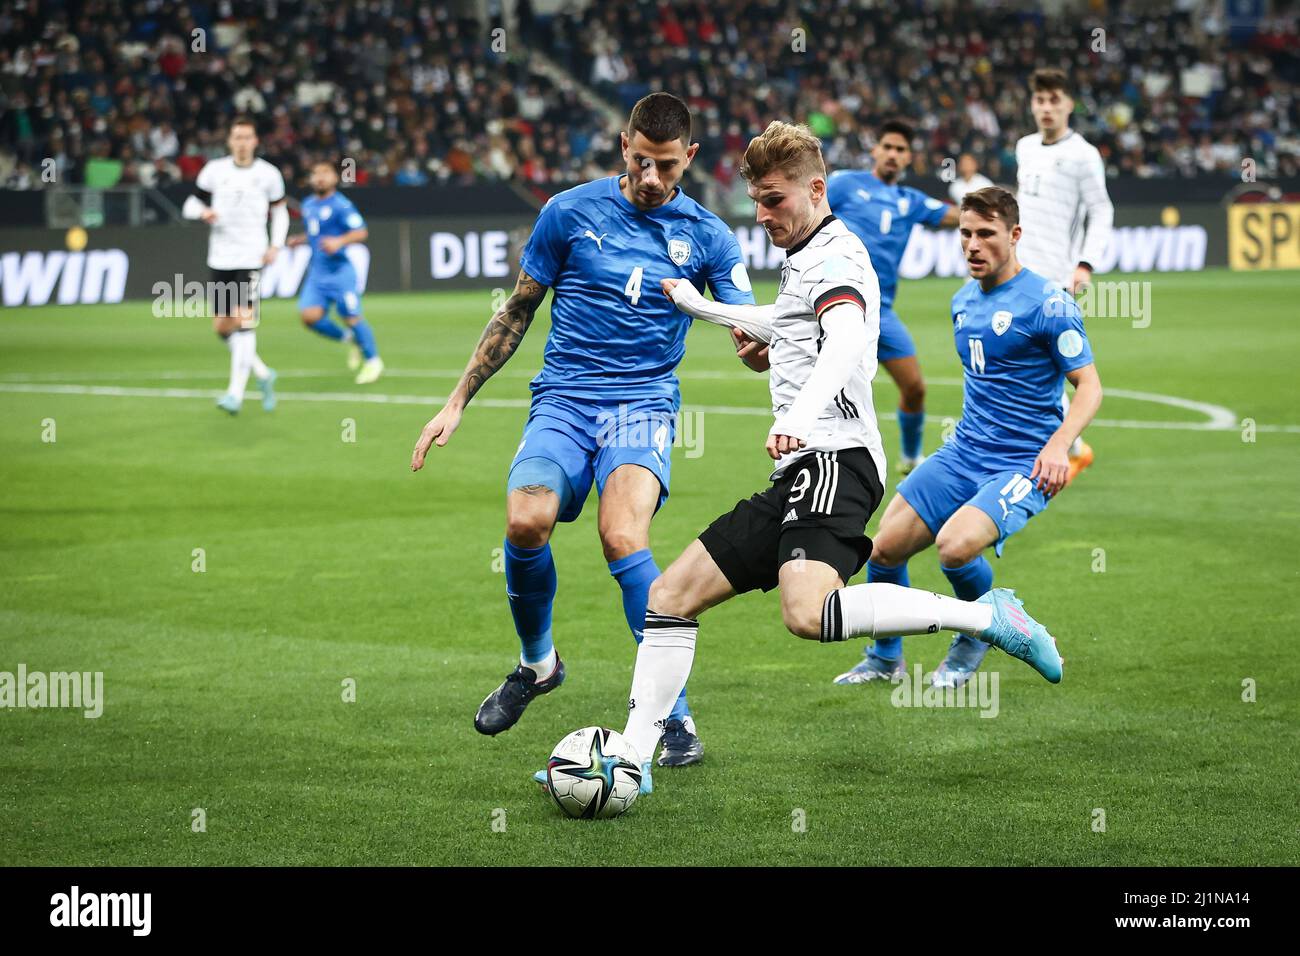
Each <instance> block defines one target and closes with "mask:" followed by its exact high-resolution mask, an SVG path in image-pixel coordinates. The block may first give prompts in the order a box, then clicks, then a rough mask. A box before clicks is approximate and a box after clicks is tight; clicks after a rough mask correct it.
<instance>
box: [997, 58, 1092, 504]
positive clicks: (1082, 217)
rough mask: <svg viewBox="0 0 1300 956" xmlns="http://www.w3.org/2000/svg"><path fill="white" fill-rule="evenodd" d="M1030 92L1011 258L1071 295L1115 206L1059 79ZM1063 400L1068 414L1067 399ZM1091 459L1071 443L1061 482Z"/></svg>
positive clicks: (1019, 146)
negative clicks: (1029, 129)
mask: <svg viewBox="0 0 1300 956" xmlns="http://www.w3.org/2000/svg"><path fill="white" fill-rule="evenodd" d="M1029 91H1030V95H1031V99H1030V108H1031V109H1032V110H1033V113H1034V124H1035V125H1036V126H1037V127H1038V132H1036V133H1031V134H1030V135H1028V136H1025V137H1022V138H1021V139H1020V141H1019V142H1017V143H1016V178H1017V180H1018V183H1019V185H1018V188H1017V197H1016V198H1017V199H1018V201H1019V203H1020V222H1021V225H1023V226H1024V230H1025V235H1024V238H1023V239H1022V240H1021V242H1020V245H1019V248H1018V255H1019V259H1020V262H1021V264H1022V265H1023V266H1024V267H1025V268H1026V269H1032V270H1033V271H1034V272H1037V273H1038V274H1039V275H1041V276H1044V277H1045V278H1046V279H1047V280H1048V281H1049V282H1052V283H1055V284H1056V285H1059V286H1060V287H1061V288H1063V289H1065V290H1066V291H1067V292H1070V293H1072V294H1073V293H1077V292H1078V291H1079V288H1080V287H1081V286H1082V285H1084V284H1086V283H1089V282H1091V281H1092V273H1093V263H1095V262H1098V261H1099V260H1100V259H1101V256H1102V254H1103V253H1104V252H1105V251H1106V244H1107V243H1108V242H1109V241H1110V234H1111V226H1112V224H1113V223H1114V221H1115V207H1114V206H1112V205H1111V202H1110V196H1109V195H1108V194H1107V193H1106V167H1105V164H1104V163H1103V162H1102V159H1101V153H1099V152H1098V151H1097V147H1095V146H1093V145H1092V144H1091V143H1089V142H1088V141H1087V140H1086V139H1084V138H1083V136H1082V135H1080V134H1079V133H1077V132H1075V131H1074V130H1072V129H1070V114H1071V113H1072V112H1073V111H1074V98H1073V97H1072V96H1070V85H1069V81H1068V80H1067V79H1066V76H1065V74H1064V73H1063V72H1061V71H1060V70H1057V69H1050V68H1049V69H1041V70H1035V71H1034V74H1033V76H1032V77H1030V80H1029ZM1062 401H1063V402H1064V404H1065V406H1066V407H1067V409H1068V407H1069V404H1070V402H1069V397H1068V395H1065V394H1063V396H1062ZM1092 458H1093V451H1092V448H1091V447H1090V446H1089V445H1088V444H1087V442H1085V441H1084V440H1083V438H1082V437H1079V438H1076V439H1075V441H1074V444H1072V445H1071V446H1070V472H1069V475H1068V476H1067V478H1066V483H1067V484H1068V483H1069V482H1070V481H1072V480H1073V479H1074V477H1075V476H1076V475H1077V474H1078V473H1079V472H1081V471H1083V469H1085V468H1087V467H1088V466H1089V465H1091V464H1092Z"/></svg>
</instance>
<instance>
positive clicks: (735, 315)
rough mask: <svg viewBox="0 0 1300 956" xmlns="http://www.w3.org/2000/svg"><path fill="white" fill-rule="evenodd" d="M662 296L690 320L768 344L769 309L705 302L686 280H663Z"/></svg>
mask: <svg viewBox="0 0 1300 956" xmlns="http://www.w3.org/2000/svg"><path fill="white" fill-rule="evenodd" d="M661 285H662V286H663V290H664V295H666V296H668V297H669V298H670V299H672V300H673V304H674V305H676V306H677V308H679V309H681V310H682V311H683V312H685V313H686V314H687V315H689V316H690V317H691V318H693V319H703V320H704V321H705V322H712V323H713V324H714V325H724V326H727V327H728V328H736V329H740V330H741V331H742V332H744V333H745V334H746V335H747V336H749V337H750V338H751V339H754V340H755V341H757V342H771V341H772V316H773V314H774V312H775V309H776V307H775V306H772V305H731V304H728V303H726V302H718V301H717V300H713V299H706V298H705V297H704V295H703V293H701V292H700V290H699V289H697V288H695V286H694V285H692V284H691V283H690V282H689V281H688V280H686V279H664V280H663V282H662V283H661Z"/></svg>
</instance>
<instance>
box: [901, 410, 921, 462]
mask: <svg viewBox="0 0 1300 956" xmlns="http://www.w3.org/2000/svg"><path fill="white" fill-rule="evenodd" d="M898 430H899V431H900V432H902V433H903V457H904V458H919V457H920V455H921V445H922V440H923V439H924V437H925V412H905V411H903V410H902V409H901V408H900V409H899V410H898Z"/></svg>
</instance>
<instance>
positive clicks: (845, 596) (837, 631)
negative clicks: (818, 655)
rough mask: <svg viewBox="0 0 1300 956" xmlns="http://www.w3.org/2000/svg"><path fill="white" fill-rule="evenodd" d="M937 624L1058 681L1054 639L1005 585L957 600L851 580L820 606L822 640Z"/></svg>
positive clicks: (922, 630)
mask: <svg viewBox="0 0 1300 956" xmlns="http://www.w3.org/2000/svg"><path fill="white" fill-rule="evenodd" d="M941 630H952V631H961V632H962V633H964V634H970V635H972V636H974V637H978V638H980V639H981V640H984V641H987V642H988V643H990V644H992V645H993V646H994V647H998V648H1001V649H1002V650H1004V651H1006V652H1007V653H1008V654H1010V655H1011V656H1012V657H1015V658H1018V659H1020V660H1022V661H1024V662H1025V663H1026V664H1028V665H1029V666H1030V667H1032V668H1033V669H1034V670H1036V671H1038V673H1040V674H1042V675H1043V677H1045V678H1046V679H1047V680H1049V681H1050V682H1052V683H1053V684H1057V683H1060V680H1061V672H1062V667H1061V665H1062V661H1061V655H1060V653H1058V651H1057V649H1056V640H1055V639H1054V638H1053V637H1052V635H1051V634H1049V633H1048V631H1047V628H1045V627H1043V625H1041V624H1039V623H1038V622H1037V621H1035V620H1034V619H1033V618H1032V617H1030V616H1029V614H1028V613H1027V612H1026V611H1025V605H1024V602H1022V601H1021V600H1020V599H1019V598H1017V597H1016V596H1015V592H1014V591H1009V590H1007V589H1006V588H995V589H994V590H992V591H990V592H989V593H988V594H985V595H984V596H983V597H981V598H980V599H979V600H978V601H959V600H957V599H956V598H950V597H947V596H946V595H943V594H935V593H933V592H931V591H922V590H919V589H916V588H904V587H899V586H898V585H896V584H855V585H852V586H850V587H845V588H838V589H836V590H833V591H831V592H830V593H829V594H827V595H826V601H825V603H824V604H823V606H822V626H821V640H822V641H823V642H827V641H844V640H848V639H849V638H851V637H868V636H870V637H877V638H879V637H886V636H893V635H902V634H933V633H934V632H936V631H941Z"/></svg>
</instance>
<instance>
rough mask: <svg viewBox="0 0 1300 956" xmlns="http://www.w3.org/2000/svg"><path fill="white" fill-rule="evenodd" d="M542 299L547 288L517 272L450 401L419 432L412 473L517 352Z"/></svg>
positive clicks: (412, 456) (444, 442)
mask: <svg viewBox="0 0 1300 956" xmlns="http://www.w3.org/2000/svg"><path fill="white" fill-rule="evenodd" d="M544 298H546V286H544V285H542V284H541V283H540V282H538V281H537V280H536V279H534V278H533V277H532V276H530V275H529V274H528V273H527V272H524V271H523V270H520V272H519V279H518V281H517V282H515V291H514V292H512V293H511V295H510V298H508V299H506V303H505V305H503V306H502V307H501V308H500V309H498V310H497V312H496V314H495V315H493V316H492V319H491V321H490V322H488V324H487V328H485V329H484V330H483V335H482V337H481V338H480V339H479V340H478V347H477V348H476V349H474V354H473V355H472V356H471V357H470V360H469V364H468V365H466V366H465V371H464V373H463V374H462V375H461V377H460V381H459V382H457V383H456V388H455V389H454V390H453V391H452V393H451V397H450V398H448V399H447V404H446V405H444V406H443V408H442V411H440V412H439V413H438V414H437V415H435V416H434V417H433V418H432V419H430V420H429V423H428V424H427V425H425V426H424V430H423V431H422V432H420V438H419V440H418V441H416V443H415V451H414V452H413V453H412V454H411V470H412V471H419V470H420V469H421V468H423V467H424V457H425V455H427V454H428V453H429V448H430V446H432V445H435V444H436V445H437V446H438V447H439V448H441V447H442V446H443V445H445V444H447V442H448V441H449V440H450V439H451V434H452V432H454V431H455V430H456V429H457V428H458V427H459V426H460V417H461V415H462V413H464V411H465V406H466V405H468V404H469V401H470V399H472V398H473V397H474V396H475V395H476V394H477V393H478V390H479V389H480V388H482V387H483V383H484V382H486V381H487V380H488V379H489V378H491V377H492V375H493V374H494V373H495V372H496V371H497V369H499V368H501V366H503V365H505V364H506V362H507V360H509V358H510V356H512V355H514V354H515V349H517V348H519V343H520V342H521V341H522V340H523V337H524V333H525V332H527V331H528V327H529V326H530V325H532V324H533V317H534V315H535V314H536V313H537V307H538V306H539V305H541V304H542V300H543V299H544Z"/></svg>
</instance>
